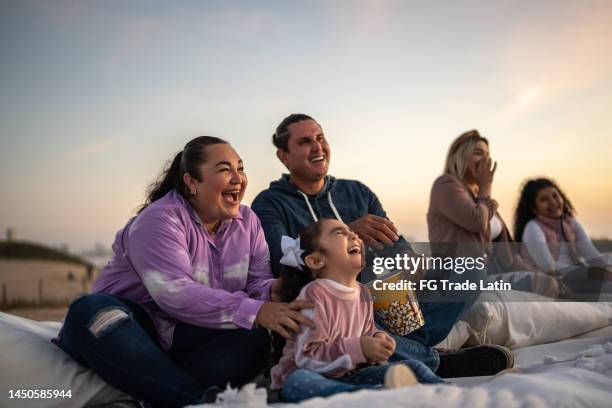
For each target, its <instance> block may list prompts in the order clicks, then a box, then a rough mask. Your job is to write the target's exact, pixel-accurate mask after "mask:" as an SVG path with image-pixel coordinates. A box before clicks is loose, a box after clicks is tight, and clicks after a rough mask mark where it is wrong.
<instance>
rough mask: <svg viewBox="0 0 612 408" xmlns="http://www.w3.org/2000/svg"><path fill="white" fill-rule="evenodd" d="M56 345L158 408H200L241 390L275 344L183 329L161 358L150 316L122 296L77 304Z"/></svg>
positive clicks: (249, 334) (257, 337)
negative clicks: (221, 392) (214, 396)
mask: <svg viewBox="0 0 612 408" xmlns="http://www.w3.org/2000/svg"><path fill="white" fill-rule="evenodd" d="M56 344H57V345H58V346H59V347H60V348H61V349H62V350H64V351H65V352H66V353H68V354H69V355H70V356H71V357H72V358H74V359H75V360H76V361H78V362H79V363H81V364H82V365H85V366H87V367H90V368H91V369H92V370H93V371H95V372H96V373H97V374H98V375H99V376H100V377H101V378H102V379H103V380H104V381H106V382H107V383H108V384H110V385H112V386H114V387H115V388H117V389H119V390H121V391H123V392H125V393H127V394H129V395H131V396H133V397H135V398H138V399H140V400H143V401H146V402H149V403H152V404H154V405H155V406H160V407H182V406H185V405H189V404H198V403H202V402H203V400H204V398H205V397H206V393H207V391H209V390H214V389H216V388H220V389H223V388H225V386H226V384H227V383H230V384H231V385H232V386H234V387H236V386H241V385H243V384H246V383H247V382H249V381H250V380H252V379H253V378H254V377H255V376H256V375H257V374H258V373H259V372H260V371H261V370H262V369H263V368H264V366H265V363H266V361H267V359H268V356H269V352H270V336H269V334H268V332H267V331H266V330H263V329H253V330H245V329H227V330H217V329H207V328H203V327H196V326H192V325H189V324H186V323H182V322H179V323H178V324H177V326H176V328H175V331H174V339H173V342H172V347H171V348H170V350H168V351H167V352H166V351H163V350H162V348H161V347H160V345H159V343H158V341H157V332H156V330H155V327H154V325H153V322H152V321H151V319H150V317H149V316H148V314H147V313H146V312H145V311H144V310H143V309H142V308H141V307H140V306H139V305H138V304H136V303H134V302H132V301H130V300H127V299H125V298H121V297H119V296H114V295H107V294H91V295H86V296H83V297H81V298H79V299H77V300H76V301H74V302H73V303H72V304H71V305H70V307H69V310H68V314H67V316H66V320H65V322H64V326H63V328H62V333H61V336H60V338H59V340H58V341H57V342H56Z"/></svg>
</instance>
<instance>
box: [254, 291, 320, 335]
mask: <svg viewBox="0 0 612 408" xmlns="http://www.w3.org/2000/svg"><path fill="white" fill-rule="evenodd" d="M313 307H314V305H313V304H312V303H309V302H304V301H302V300H294V301H293V302H291V303H279V302H266V303H264V304H263V305H262V306H261V308H260V309H259V313H257V317H256V319H255V322H256V323H257V324H258V325H260V326H263V327H265V328H267V329H271V330H274V331H275V332H277V333H278V334H280V335H281V336H283V337H284V338H286V339H287V340H290V339H291V338H293V336H295V334H297V333H299V332H300V324H303V325H305V326H308V327H314V323H313V322H312V320H310V319H309V318H308V317H306V316H304V315H303V314H302V313H300V310H302V309H312V308H313Z"/></svg>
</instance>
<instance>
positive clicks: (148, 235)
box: [92, 190, 273, 349]
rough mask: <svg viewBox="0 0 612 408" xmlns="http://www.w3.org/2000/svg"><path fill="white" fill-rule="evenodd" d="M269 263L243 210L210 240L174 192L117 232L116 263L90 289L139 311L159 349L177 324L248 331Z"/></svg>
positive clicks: (266, 290) (266, 287) (253, 219)
mask: <svg viewBox="0 0 612 408" xmlns="http://www.w3.org/2000/svg"><path fill="white" fill-rule="evenodd" d="M272 282H273V279H272V274H271V272H270V256H269V252H268V245H267V243H266V240H265V238H264V234H263V230H262V228H261V224H260V223H259V219H258V218H257V216H256V215H255V213H254V212H253V211H251V209H250V208H248V207H246V206H243V205H241V206H240V213H239V215H238V217H237V218H233V219H231V220H225V221H222V222H221V225H220V226H219V229H218V230H217V233H216V234H215V235H214V236H212V237H211V235H210V234H209V233H208V231H207V230H206V228H204V226H203V225H202V223H201V221H200V219H199V218H198V216H197V215H196V213H195V212H194V210H193V208H192V207H191V205H190V204H189V203H188V202H187V201H186V200H185V199H184V198H183V197H182V196H181V195H180V194H178V193H177V192H176V191H174V190H173V191H171V192H169V193H168V194H166V195H165V196H164V197H162V198H161V199H159V200H157V201H155V202H154V203H152V204H151V205H149V206H148V207H147V208H146V209H145V210H144V211H143V212H142V213H140V214H139V215H138V216H136V217H134V218H132V219H131V220H130V221H129V222H128V223H127V225H126V226H125V227H124V228H123V229H122V230H120V231H119V232H118V233H117V236H116V238H115V242H114V243H113V258H112V259H111V261H110V262H109V264H108V265H107V266H106V267H105V268H104V269H103V270H102V272H101V274H100V276H99V277H98V279H97V280H96V282H95V283H94V285H93V288H92V292H93V293H109V294H114V295H118V296H122V297H125V298H128V299H130V300H132V301H134V302H136V303H138V304H140V305H142V306H143V307H144V308H145V309H146V310H147V312H148V313H149V314H150V315H151V317H152V319H153V322H154V323H155V326H156V327H157V331H158V334H159V339H160V343H161V345H162V347H164V349H168V348H169V347H170V345H171V344H172V336H173V332H174V327H175V325H176V322H177V321H178V320H180V321H183V322H186V323H189V324H193V325H197V326H202V327H210V328H219V329H233V328H237V327H242V328H247V329H250V328H251V327H253V324H254V322H255V316H256V315H257V313H258V311H259V308H260V307H261V305H262V304H263V303H264V301H266V300H268V299H269V298H270V285H271V283H272Z"/></svg>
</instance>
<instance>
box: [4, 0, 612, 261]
mask: <svg viewBox="0 0 612 408" xmlns="http://www.w3.org/2000/svg"><path fill="white" fill-rule="evenodd" d="M0 10H1V11H0V67H1V69H0V90H1V91H0V137H1V140H2V143H1V148H0V197H1V201H0V228H2V230H4V229H5V228H7V227H11V228H14V229H15V230H16V232H17V236H18V237H19V238H20V239H27V240H32V241H40V242H44V243H48V244H52V245H58V244H61V243H67V244H68V245H69V247H70V248H71V249H73V250H81V249H85V248H90V247H93V245H94V243H96V242H100V243H102V244H104V245H110V244H111V242H112V240H113V238H114V234H115V232H116V231H117V230H118V229H119V228H121V227H122V226H123V225H124V223H125V222H126V221H127V220H128V218H129V217H130V216H131V215H133V214H134V210H135V209H136V208H137V207H138V206H139V205H140V204H141V203H142V201H143V199H144V191H145V188H146V186H147V184H148V183H149V182H151V181H152V180H153V179H154V178H155V177H156V176H157V175H158V173H159V172H160V170H161V168H162V166H163V164H164V162H165V161H166V160H168V159H170V158H171V156H173V155H174V154H175V153H176V152H177V151H178V150H180V149H182V147H183V145H184V144H185V143H186V142H187V141H189V140H190V139H191V138H192V137H194V136H198V135H204V134H207V135H215V136H219V137H222V138H225V139H227V140H229V141H230V142H231V143H232V144H233V145H234V147H235V148H236V150H237V151H238V152H239V154H240V155H241V156H242V158H243V159H244V161H245V165H246V170H247V172H248V176H249V187H248V190H247V194H246V197H245V203H246V204H250V203H251V201H252V199H253V198H254V197H255V195H256V194H257V193H258V192H259V191H261V190H262V189H263V188H265V187H267V185H268V183H269V182H270V181H271V180H273V179H276V178H278V177H279V175H280V174H281V172H282V171H283V170H284V169H283V167H282V165H281V164H280V162H278V160H276V158H275V155H274V149H273V147H272V144H271V143H270V138H271V134H272V132H273V131H274V128H275V127H276V125H277V124H278V122H279V121H280V120H281V119H282V118H283V117H284V116H286V115H287V114H289V113H292V112H304V113H308V114H310V115H312V116H314V117H315V118H316V119H317V120H318V121H319V122H320V123H321V125H322V126H323V130H324V131H325V133H326V135H327V137H328V140H329V142H330V145H331V149H332V157H331V174H333V175H335V176H337V177H343V178H353V179H359V180H361V181H363V182H364V183H366V184H367V185H368V186H369V187H370V188H371V189H372V190H374V191H375V192H376V193H377V195H378V196H379V198H380V199H381V201H382V203H383V205H384V206H385V209H386V210H387V212H388V213H389V215H390V216H391V218H392V219H393V220H394V221H395V222H396V224H398V225H399V227H400V229H401V231H402V232H404V233H405V234H406V235H408V236H409V237H412V238H414V239H417V240H425V239H426V237H427V228H426V223H425V213H426V210H427V206H428V201H429V190H430V187H431V184H432V182H433V180H434V179H435V178H436V176H437V175H438V174H439V173H440V172H441V170H442V166H443V161H444V156H445V154H446V149H447V148H448V146H449V144H450V143H451V141H452V139H453V138H454V137H456V136H457V135H458V134H459V133H461V132H463V131H465V130H468V129H472V128H477V129H478V130H479V131H480V132H481V133H482V134H483V135H485V136H486V137H488V138H489V140H490V142H491V154H492V156H493V158H494V159H495V160H497V161H498V164H499V168H498V172H497V174H496V179H495V183H494V189H493V195H494V197H495V198H496V199H497V200H498V201H499V202H500V206H501V207H500V208H501V214H502V216H503V217H504V218H505V220H506V222H507V223H508V224H510V223H511V222H512V213H513V210H514V206H515V204H516V200H517V198H518V190H519V186H520V184H521V182H522V181H523V180H524V179H525V178H527V177H530V176H538V175H546V176H550V177H553V178H555V179H556V180H557V181H558V182H559V183H560V185H561V186H562V187H563V188H564V189H565V191H566V193H567V194H568V195H569V197H570V198H571V199H572V201H573V203H574V206H575V207H576V208H577V210H578V218H579V220H580V221H581V222H582V223H583V225H584V226H585V228H586V229H587V231H588V232H589V233H590V234H591V236H593V237H601V236H608V237H612V215H611V209H612V180H611V175H612V1H588V0H584V1H578V0H576V1H559V0H556V1H537V2H533V1H512V2H501V1H495V2H491V1H436V2H417V1H381V0H372V1H322V2H314V1H312V2H310V1H309V2H298V1H277V2H250V1H245V2H235V1H173V2H168V1H146V2H145V1H129V2H125V1H97V2H91V1H83V2H74V1H53V0H49V1H34V2H33V1H18V0H14V1H6V0H2V1H0Z"/></svg>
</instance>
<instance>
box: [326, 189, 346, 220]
mask: <svg viewBox="0 0 612 408" xmlns="http://www.w3.org/2000/svg"><path fill="white" fill-rule="evenodd" d="M327 201H329V206H330V207H331V209H332V211H333V212H334V215H335V216H336V219H337V220H338V221H340V222H344V221H342V217H340V214H338V210H336V206H335V205H334V202H333V201H332V199H331V192H328V193H327Z"/></svg>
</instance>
